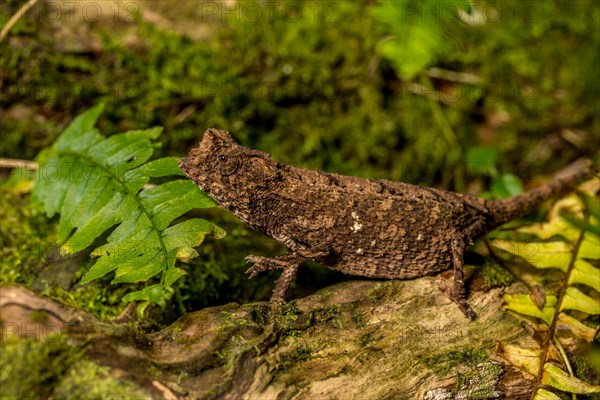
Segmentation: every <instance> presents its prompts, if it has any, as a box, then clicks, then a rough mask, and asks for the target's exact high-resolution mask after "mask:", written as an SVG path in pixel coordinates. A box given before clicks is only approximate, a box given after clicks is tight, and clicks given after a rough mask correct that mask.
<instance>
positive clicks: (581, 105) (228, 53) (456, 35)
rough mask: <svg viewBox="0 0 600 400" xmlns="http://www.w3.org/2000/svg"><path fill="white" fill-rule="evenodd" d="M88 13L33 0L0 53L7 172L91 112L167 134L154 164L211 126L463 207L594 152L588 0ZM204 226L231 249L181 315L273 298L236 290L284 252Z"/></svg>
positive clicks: (111, 129) (151, 7)
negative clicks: (249, 271) (465, 201)
mask: <svg viewBox="0 0 600 400" xmlns="http://www.w3.org/2000/svg"><path fill="white" fill-rule="evenodd" d="M24 3H25V0H6V1H4V2H3V3H2V7H0V24H1V25H4V24H5V23H6V22H7V20H8V18H9V17H10V16H11V15H13V14H14V13H15V12H16V10H17V9H18V7H19V6H21V5H22V4H24ZM109 3H110V4H109ZM52 4H54V5H56V4H59V3H55V2H53V3H52ZM77 4H79V3H77ZM95 4H99V5H100V6H102V7H103V8H102V17H99V16H97V17H94V18H89V17H88V18H82V10H81V5H79V6H75V9H74V11H73V12H72V13H70V14H69V13H67V12H65V9H63V10H62V11H63V13H62V15H61V16H60V17H56V14H52V15H53V17H52V18H51V17H50V14H49V12H50V11H52V10H49V9H48V3H46V2H43V1H40V2H39V3H38V4H37V5H36V6H35V7H34V8H33V9H32V10H31V11H30V12H28V13H27V14H26V15H25V16H23V18H21V20H20V21H19V22H18V23H17V24H16V25H15V26H14V27H13V28H12V29H11V31H10V34H9V36H8V38H6V39H5V40H4V41H3V42H2V43H0V46H2V51H1V53H2V54H1V56H0V87H1V88H2V89H1V90H2V93H1V96H0V132H2V141H1V142H0V156H1V157H9V158H24V159H33V158H34V157H35V156H36V154H38V152H39V151H40V150H41V149H43V148H45V147H47V146H49V145H50V144H51V143H52V142H53V141H54V140H55V139H56V138H57V136H58V135H59V133H60V132H61V131H62V128H64V126H66V124H67V123H68V122H69V121H70V120H72V118H73V117H74V116H75V115H77V114H78V113H79V112H80V111H81V110H83V109H85V108H89V107H91V106H93V105H94V104H97V103H98V102H103V103H104V104H105V105H106V108H105V110H106V111H105V116H104V117H103V118H102V119H101V120H100V121H99V129H100V130H101V131H103V132H106V133H115V132H122V131H126V130H130V129H145V128H148V127H151V126H164V127H165V133H164V134H163V136H162V138H163V139H162V140H163V145H164V146H163V148H162V150H161V151H162V154H159V155H160V156H164V155H177V156H181V155H184V154H185V153H186V152H187V150H188V149H189V148H190V147H191V146H193V145H195V143H196V142H197V141H198V140H199V139H200V136H201V134H202V132H203V131H204V130H205V129H206V128H208V127H219V128H223V129H227V130H230V131H231V132H232V133H233V134H234V135H235V136H236V137H237V138H238V139H239V140H240V141H241V143H242V144H243V145H245V146H248V147H252V148H257V149H261V150H263V151H267V152H269V153H271V154H272V156H273V158H275V159H277V160H278V161H281V162H284V163H289V164H294V165H296V166H301V167H308V168H313V169H320V170H327V171H333V172H340V173H344V174H352V175H357V176H364V177H378V178H388V179H394V180H402V181H406V182H412V183H420V184H426V185H435V186H438V187H443V188H447V189H455V190H458V191H463V192H465V191H466V192H472V193H481V192H483V191H484V190H485V189H487V188H490V189H491V191H492V192H493V193H494V194H495V195H499V194H501V193H505V194H508V193H513V192H514V190H518V188H516V187H515V186H514V182H517V181H508V182H505V181H503V180H502V179H500V180H499V179H497V177H498V176H506V175H501V174H502V173H513V174H514V175H515V176H520V177H523V178H526V179H527V178H532V177H534V176H537V175H538V174H541V173H544V174H545V173H549V172H551V171H554V170H556V169H558V168H560V167H562V166H564V165H565V164H566V163H567V162H568V161H569V160H571V159H573V158H575V157H577V156H580V155H594V151H595V149H597V148H599V147H600V135H598V131H599V128H600V116H599V115H598V95H599V92H600V82H599V80H598V75H597V74H598V71H599V70H600V55H599V54H598V51H597V49H598V48H599V47H600V29H598V26H599V23H600V22H599V21H600V2H597V1H595V0H581V1H575V2H570V1H558V0H556V1H552V0H536V1H527V2H519V1H512V0H511V1H478V2H468V1H466V0H457V1H445V2H444V1H433V0H425V1H408V0H407V1H397V2H393V3H391V2H385V1H381V2H377V1H368V0H363V1H330V2H324V1H321V2H318V1H306V2H297V1H293V0H281V1H278V2H275V3H271V2H268V4H267V3H265V4H263V5H262V6H259V2H252V1H247V2H237V3H236V2H220V1H208V2H203V3H197V2H176V3H174V2H160V1H156V2H126V3H123V4H121V8H120V9H117V8H115V5H114V4H115V3H113V2H97V3H95ZM44 7H46V8H44ZM111 7H113V8H111ZM257 10H258V11H257ZM117 13H119V15H118V16H117ZM257 13H258V14H257ZM511 191H513V192H511ZM14 201H19V200H14ZM215 215H216V214H212V215H205V217H206V218H207V219H209V220H211V221H213V222H215V223H217V224H219V225H221V226H225V228H226V230H227V231H228V232H229V233H231V232H237V233H235V234H233V235H230V236H229V237H228V238H226V239H225V240H223V241H222V243H219V244H216V243H215V245H214V246H213V251H212V252H209V253H206V254H201V257H200V258H199V260H197V261H195V262H194V263H193V264H191V265H190V268H189V270H190V275H188V277H186V281H185V287H184V286H182V287H180V288H179V290H178V292H177V293H176V299H177V300H178V302H179V305H180V306H181V310H182V311H184V310H185V308H186V307H189V306H190V305H193V306H201V305H205V304H211V303H213V302H222V301H226V300H227V299H233V300H236V301H241V300H243V299H252V298H265V297H268V290H267V293H265V287H267V288H270V287H272V286H270V285H271V283H270V282H269V281H270V278H269V277H268V276H267V278H265V280H262V278H257V279H255V280H254V283H252V281H251V284H250V286H245V287H240V286H239V285H238V284H241V281H243V282H246V277H245V275H242V274H241V271H243V270H244V269H245V265H244V262H243V257H244V256H245V255H247V254H250V253H257V252H258V253H260V250H261V249H262V250H265V251H268V252H277V251H281V250H282V249H281V248H280V247H274V244H273V243H272V242H270V241H262V239H258V238H260V236H258V235H255V234H253V233H250V232H247V231H246V230H244V229H243V228H240V227H239V225H235V222H231V224H232V225H231V226H230V227H229V229H227V226H226V225H223V223H222V222H221V220H227V218H229V217H227V216H221V215H219V216H215ZM213 217H214V218H213ZM226 224H227V223H226ZM3 229H4V228H3ZM256 249H258V250H259V251H256ZM246 250H247V251H246ZM13 275H14V274H13ZM13 280H14V281H17V280H18V277H15V278H14V279H13ZM198 296H200V300H198V298H199V297H198ZM202 296H206V297H202ZM100 297H101V296H100V295H99V297H98V298H100ZM105 297H106V296H105Z"/></svg>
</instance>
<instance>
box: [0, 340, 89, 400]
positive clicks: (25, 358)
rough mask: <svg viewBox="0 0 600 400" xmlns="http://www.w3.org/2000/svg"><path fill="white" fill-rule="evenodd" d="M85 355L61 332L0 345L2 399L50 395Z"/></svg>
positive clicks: (46, 396)
mask: <svg viewBox="0 0 600 400" xmlns="http://www.w3.org/2000/svg"><path fill="white" fill-rule="evenodd" d="M82 354H83V349H82V348H81V347H77V346H71V345H69V344H68V343H67V338H66V337H65V336H62V335H53V336H49V337H47V338H46V339H45V340H44V341H43V342H41V343H38V342H35V341H33V340H19V341H12V342H8V343H3V344H2V345H1V346H0V359H2V360H3V361H2V363H0V398H3V399H4V398H8V399H26V398H49V397H51V395H52V393H53V392H54V390H55V389H56V388H57V387H58V386H59V384H60V382H61V381H62V379H63V378H64V377H65V376H66V375H67V373H68V371H69V369H70V368H71V367H72V366H73V365H74V364H75V363H76V362H77V361H78V359H79V358H80V356H81V355H82Z"/></svg>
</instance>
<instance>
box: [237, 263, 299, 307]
mask: <svg viewBox="0 0 600 400" xmlns="http://www.w3.org/2000/svg"><path fill="white" fill-rule="evenodd" d="M307 260H308V259H307V258H306V257H303V256H301V255H299V254H296V253H290V254H286V255H284V256H279V257H271V258H269V257H261V256H248V257H246V261H250V262H253V263H254V265H253V266H252V267H250V268H249V269H248V270H247V271H246V273H248V274H250V278H254V277H255V276H256V275H258V274H259V273H261V272H265V271H272V270H274V269H283V272H282V273H281V276H280V277H279V279H277V282H275V289H273V295H272V296H271V303H284V302H285V300H284V298H285V293H286V292H287V290H288V288H289V287H290V283H292V280H294V278H295V277H296V273H297V272H298V267H299V266H300V264H302V263H303V262H304V261H307Z"/></svg>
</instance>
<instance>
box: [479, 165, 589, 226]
mask: <svg viewBox="0 0 600 400" xmlns="http://www.w3.org/2000/svg"><path fill="white" fill-rule="evenodd" d="M591 174H592V162H591V161H590V160H589V159H586V158H580V159H578V160H576V161H574V162H573V163H572V164H570V165H569V166H567V167H566V168H564V169H562V170H561V171H559V172H558V173H556V175H555V176H554V178H552V180H551V181H549V182H547V183H545V184H543V185H541V186H538V187H536V188H534V189H532V190H529V191H527V192H525V193H522V194H520V195H518V196H515V197H511V198H508V199H501V200H486V202H485V206H486V208H487V209H488V210H489V211H490V213H491V215H492V219H491V221H490V222H489V223H488V224H489V225H488V229H490V230H491V229H494V228H496V227H498V226H500V225H502V224H504V223H506V222H508V221H511V220H513V219H516V218H520V217H523V216H525V215H527V214H529V213H531V212H533V211H534V210H535V209H536V208H537V207H538V206H539V205H540V204H541V203H543V202H544V201H546V200H548V199H550V198H552V197H560V196H563V195H565V194H567V193H569V192H570V191H572V190H573V189H575V188H576V187H577V185H578V184H579V182H581V181H582V180H584V179H585V178H587V177H589V176H590V175H591Z"/></svg>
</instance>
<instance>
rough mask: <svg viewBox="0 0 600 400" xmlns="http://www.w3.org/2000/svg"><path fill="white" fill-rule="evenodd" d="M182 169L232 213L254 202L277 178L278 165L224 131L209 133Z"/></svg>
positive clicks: (180, 162) (184, 159) (183, 162)
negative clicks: (239, 142) (254, 198)
mask: <svg viewBox="0 0 600 400" xmlns="http://www.w3.org/2000/svg"><path fill="white" fill-rule="evenodd" d="M179 167H180V168H181V170H182V171H183V172H184V173H185V174H186V175H187V176H188V177H189V178H190V179H192V180H193V181H194V182H195V183H196V184H197V185H198V186H199V187H200V189H202V190H203V191H204V192H206V193H207V194H208V195H209V196H210V197H212V198H213V199H215V200H216V201H218V202H219V203H221V205H223V206H225V207H226V208H229V209H231V208H239V207H241V206H243V205H245V204H246V203H248V202H250V201H251V199H252V198H253V197H255V194H256V193H257V192H259V191H260V190H261V189H262V188H265V189H266V188H267V187H269V183H270V182H271V181H273V180H274V179H275V177H276V175H277V163H276V162H275V161H273V160H271V158H270V157H269V155H268V154H266V153H263V152H262V151H257V150H249V149H246V148H245V147H242V146H240V145H239V144H238V143H237V142H236V141H235V140H234V139H233V137H232V136H231V134H230V133H229V132H227V131H224V130H220V129H207V130H206V132H204V136H203V137H202V141H201V142H200V144H199V146H198V147H196V148H194V149H192V150H191V151H190V153H189V154H188V156H187V157H186V158H182V159H181V160H180V161H179ZM231 211H233V210H231Z"/></svg>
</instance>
